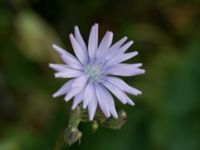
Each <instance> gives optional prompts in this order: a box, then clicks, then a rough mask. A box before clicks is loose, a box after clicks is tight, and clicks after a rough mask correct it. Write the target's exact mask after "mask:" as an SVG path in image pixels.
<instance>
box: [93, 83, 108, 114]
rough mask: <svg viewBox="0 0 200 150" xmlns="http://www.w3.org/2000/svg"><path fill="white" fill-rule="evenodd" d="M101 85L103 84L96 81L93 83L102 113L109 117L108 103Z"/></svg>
mask: <svg viewBox="0 0 200 150" xmlns="http://www.w3.org/2000/svg"><path fill="white" fill-rule="evenodd" d="M102 87H103V86H102V85H101V84H98V83H96V84H95V89H96V95H97V100H98V103H99V106H100V108H101V110H102V112H103V113H104V115H105V116H106V117H107V118H108V117H110V112H109V105H108V102H107V99H105V98H106V96H105V93H104V90H103V88H102Z"/></svg>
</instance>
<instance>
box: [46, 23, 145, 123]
mask: <svg viewBox="0 0 200 150" xmlns="http://www.w3.org/2000/svg"><path fill="white" fill-rule="evenodd" d="M74 32H75V34H74V35H73V34H70V35H69V38H70V41H71V44H72V47H73V50H74V53H75V55H76V57H75V56H74V55H72V54H70V53H69V52H67V51H66V50H64V49H62V48H61V47H59V46H57V45H55V44H53V48H54V49H55V51H56V52H57V53H58V54H59V55H60V57H61V58H62V60H63V62H64V63H65V64H49V66H50V67H51V68H52V69H54V70H55V71H56V73H55V77H56V78H70V80H69V81H68V82H66V83H65V84H64V85H63V86H62V87H61V88H60V89H59V90H58V91H57V92H56V93H55V94H53V97H58V96H61V95H66V96H65V98H64V100H65V101H66V102H68V101H69V100H70V99H72V98H73V104H72V110H74V109H75V108H76V107H77V105H79V104H80V103H81V102H82V103H83V105H82V106H83V108H84V109H86V108H87V110H88V114H89V120H93V118H94V116H95V112H96V109H97V107H98V106H99V107H100V109H101V111H102V112H103V114H104V115H105V117H106V118H108V117H110V116H111V115H112V116H113V117H114V118H118V114H117V112H116V108H115V103H114V100H113V96H112V94H113V95H114V96H116V97H117V98H118V99H119V100H120V101H121V102H122V103H123V104H130V105H134V102H133V101H132V100H131V99H130V98H129V97H128V96H127V94H126V93H129V94H132V95H135V96H137V95H140V94H141V93H142V92H141V91H139V90H137V89H135V88H133V87H131V86H129V85H128V84H127V83H126V82H124V81H123V80H122V79H120V78H119V77H117V76H124V77H127V76H135V75H139V74H143V73H145V70H143V69H140V68H139V67H141V66H142V64H141V63H136V64H127V63H122V62H123V61H126V60H128V59H130V58H132V57H134V56H136V55H137V54H138V52H137V51H134V52H129V53H125V52H126V51H127V49H128V48H129V47H130V46H131V45H132V44H133V41H129V42H127V43H125V44H124V42H125V41H126V40H127V37H123V38H122V39H121V40H119V41H118V42H116V43H115V44H114V45H112V46H111V44H112V40H113V33H112V32H111V31H107V32H106V34H105V35H104V37H103V39H102V41H101V42H100V44H98V24H94V25H93V26H92V28H91V31H90V35H89V40H88V46H86V44H85V42H84V40H83V38H82V36H81V34H80V31H79V28H78V27H77V26H75V28H74ZM111 93H112V94H111Z"/></svg>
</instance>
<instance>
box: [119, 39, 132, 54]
mask: <svg viewBox="0 0 200 150" xmlns="http://www.w3.org/2000/svg"><path fill="white" fill-rule="evenodd" d="M133 43H134V42H133V41H129V42H127V43H126V44H124V45H123V46H122V47H121V48H120V50H119V51H120V52H122V53H124V52H126V51H127V50H128V49H129V47H130V46H131V45H132V44H133Z"/></svg>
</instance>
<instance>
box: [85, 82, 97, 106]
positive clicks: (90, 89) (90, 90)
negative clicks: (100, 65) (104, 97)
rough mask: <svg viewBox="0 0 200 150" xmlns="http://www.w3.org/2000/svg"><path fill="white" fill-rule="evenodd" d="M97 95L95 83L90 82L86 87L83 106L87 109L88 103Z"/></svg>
mask: <svg viewBox="0 0 200 150" xmlns="http://www.w3.org/2000/svg"><path fill="white" fill-rule="evenodd" d="M94 95H95V90H94V85H93V83H92V82H89V83H88V84H87V86H86V88H85V92H84V98H83V108H84V109H85V108H86V107H87V106H88V104H89V103H90V102H91V101H92V100H93V98H94Z"/></svg>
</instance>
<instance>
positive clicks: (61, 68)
mask: <svg viewBox="0 0 200 150" xmlns="http://www.w3.org/2000/svg"><path fill="white" fill-rule="evenodd" d="M49 67H50V68H52V69H54V70H55V71H58V72H59V71H64V70H65V69H67V68H68V66H67V65H64V64H49Z"/></svg>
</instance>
